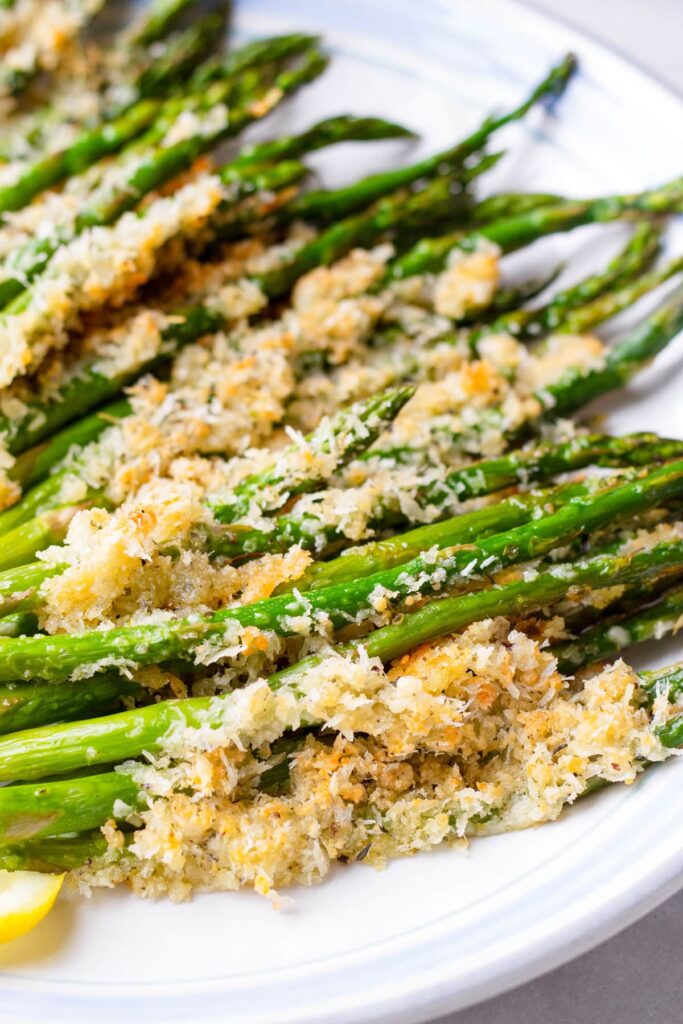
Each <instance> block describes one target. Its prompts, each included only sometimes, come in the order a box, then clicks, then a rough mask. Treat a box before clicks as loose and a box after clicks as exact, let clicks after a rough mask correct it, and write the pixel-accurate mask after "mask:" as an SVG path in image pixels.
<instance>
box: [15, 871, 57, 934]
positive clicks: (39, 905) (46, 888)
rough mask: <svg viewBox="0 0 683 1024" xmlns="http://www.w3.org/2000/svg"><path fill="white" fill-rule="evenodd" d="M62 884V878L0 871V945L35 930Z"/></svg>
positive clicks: (34, 872) (49, 908) (50, 906)
mask: <svg viewBox="0 0 683 1024" xmlns="http://www.w3.org/2000/svg"><path fill="white" fill-rule="evenodd" d="M63 881H64V875H42V874H40V873H39V872H37V871H0V942H10V940H11V939H18V938H19V936H20V935H25V934H26V932H30V931H31V929H32V928H35V926H36V925H37V924H38V923H39V922H40V921H42V920H43V918H44V917H45V915H46V914H47V913H48V911H49V910H51V909H52V905H53V903H54V902H55V900H56V899H57V895H58V893H59V890H60V889H61V888H62V882H63Z"/></svg>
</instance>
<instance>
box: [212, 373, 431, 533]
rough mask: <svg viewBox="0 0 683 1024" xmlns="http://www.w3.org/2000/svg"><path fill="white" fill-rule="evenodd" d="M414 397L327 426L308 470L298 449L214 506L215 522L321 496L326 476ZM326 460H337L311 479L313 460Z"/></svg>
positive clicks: (308, 449) (369, 405) (367, 406)
mask: <svg viewBox="0 0 683 1024" xmlns="http://www.w3.org/2000/svg"><path fill="white" fill-rule="evenodd" d="M414 393H415V389H414V388H412V387H403V388H398V389H391V390H389V391H384V392H381V393H380V394H379V395H377V396H376V397H373V398H370V399H367V400H366V401H363V402H358V403H357V404H356V405H352V406H351V407H350V408H349V409H343V410H342V411H341V412H339V413H337V415H336V416H334V417H333V418H332V419H331V420H323V422H322V423H321V424H320V426H319V427H317V428H316V430H315V431H314V432H313V433H312V434H310V435H309V436H308V438H306V442H305V453H306V459H305V461H306V465H305V466H303V467H302V459H301V454H302V446H301V445H300V444H294V445H292V447H290V448H288V449H287V450H286V451H285V452H284V453H283V455H281V456H280V458H279V459H278V462H277V463H276V464H275V465H274V466H272V467H270V468H269V469H266V470H263V471H262V472H260V473H256V474H254V475H252V476H248V477H246V478H245V479H244V480H242V481H241V482H240V483H238V484H237V485H236V486H235V488H234V489H233V491H232V494H231V495H230V497H229V498H226V499H225V500H220V499H215V500H214V501H212V503H211V510H212V512H213V514H214V516H215V517H216V519H218V520H219V521H220V522H224V523H230V522H234V520H235V519H238V518H240V517H241V516H243V515H246V514H247V513H248V512H250V511H251V510H258V511H259V512H272V511H273V510H276V509H278V508H280V507H281V506H282V505H283V504H284V503H285V502H286V501H287V500H288V499H289V498H290V497H292V496H293V495H296V494H305V493H307V492H309V491H312V490H316V489H317V488H318V487H319V486H320V485H321V484H322V483H323V480H324V477H323V476H322V474H323V473H326V474H331V473H332V472H334V471H335V470H336V469H338V468H339V467H340V466H341V465H344V463H346V462H348V461H350V460H351V459H352V458H354V457H355V456H356V455H357V454H359V452H361V451H364V450H365V449H366V448H367V447H369V445H371V444H372V443H373V440H375V439H376V438H377V437H379V435H380V433H382V431H383V430H385V429H386V427H387V424H388V423H390V422H391V420H393V419H394V418H395V416H396V415H397V414H398V412H399V411H400V409H402V408H403V406H404V405H405V403H406V402H407V401H408V400H409V399H410V398H412V396H413V394H414ZM321 455H322V456H325V455H329V456H332V457H333V458H332V460H325V465H324V466H323V467H321V469H320V470H318V472H315V473H314V474H311V472H310V461H311V457H312V458H313V459H315V458H316V457H317V458H319V457H320V456H321Z"/></svg>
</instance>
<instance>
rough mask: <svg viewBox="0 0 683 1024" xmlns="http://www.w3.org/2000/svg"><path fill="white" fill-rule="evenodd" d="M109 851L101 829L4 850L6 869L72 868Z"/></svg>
mask: <svg viewBox="0 0 683 1024" xmlns="http://www.w3.org/2000/svg"><path fill="white" fill-rule="evenodd" d="M106 852H107V841H106V839H105V838H104V836H103V835H102V833H101V832H100V830H99V829H97V830H96V831H94V832H86V833H84V834H83V835H82V836H67V837H66V838H62V837H61V836H59V837H57V838H50V839H43V840H35V841H34V842H32V843H18V844H15V845H12V846H5V847H3V848H2V850H1V851H0V868H2V870H4V871H22V870H23V871H47V872H57V873H58V874H60V873H61V872H62V871H71V870H72V869H73V868H78V867H82V865H83V864H85V863H87V861H89V860H94V859H95V858H96V857H101V856H103V855H104V854H105V853H106Z"/></svg>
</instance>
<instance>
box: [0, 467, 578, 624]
mask: <svg viewBox="0 0 683 1024" xmlns="http://www.w3.org/2000/svg"><path fill="white" fill-rule="evenodd" d="M588 493H591V485H590V484H589V483H576V484H567V485H564V486H562V487H557V488H552V489H549V490H546V491H536V492H530V493H528V494H517V495H514V496H513V497H511V498H509V499H506V500H505V501H501V502H499V503H496V504H495V505H490V506H487V507H485V508H482V509H477V510H476V511H473V512H467V513H464V514H461V515H459V516H456V517H454V518H452V519H449V520H446V521H445V522H442V523H438V524H435V525H430V526H421V527H418V528H417V529H415V530H411V531H409V532H407V533H402V534H399V535H397V536H394V537H390V538H388V539H387V540H383V541H377V542H375V543H371V544H366V545H364V546H363V547H362V548H359V549H357V550H350V551H348V552H346V553H344V554H343V555H342V556H341V557H339V558H336V559H334V560H333V561H331V562H322V563H316V564H314V565H312V566H310V567H309V569H307V570H306V572H305V573H304V574H303V575H302V576H300V577H299V578H298V579H297V580H296V581H295V583H293V584H291V585H283V586H281V587H279V588H278V591H277V593H278V594H282V593H289V592H291V591H292V590H293V589H296V590H298V591H299V592H301V591H308V590H315V589H318V588H320V587H327V586H333V585H334V586H336V585H337V584H339V583H343V582H346V581H349V582H351V581H353V580H355V579H360V578H361V577H362V576H370V575H371V574H374V573H377V572H380V571H384V570H385V569H390V568H392V567H393V566H396V565H402V564H404V563H405V562H409V561H410V560H411V559H413V558H416V557H417V556H418V555H420V554H421V553H422V552H423V551H428V550H431V549H433V548H439V549H443V548H446V547H452V546H454V545H456V544H467V543H468V542H470V541H474V540H478V539H481V538H483V537H487V536H490V535H491V534H494V533H500V532H502V531H503V530H509V529H512V527H514V526H518V525H520V524H521V523H526V522H528V521H529V520H530V519H533V518H534V516H535V515H538V514H539V513H540V512H545V513H548V512H549V511H551V510H557V508H558V507H559V506H560V504H561V503H562V502H564V501H566V500H568V499H569V498H570V497H574V496H575V495H577V494H588ZM64 511H65V512H67V511H69V510H67V509H65V510H64ZM57 514H59V513H57ZM49 515H54V513H47V514H46V516H49ZM65 518H66V516H65ZM283 518H286V517H283ZM37 520H38V521H41V520H42V517H37ZM33 522H35V520H32V523H33ZM305 525H306V524H305V523H304V528H305ZM304 528H301V529H298V530H295V529H292V531H291V533H290V534H288V535H287V536H284V535H283V533H282V532H278V534H277V537H278V541H279V546H278V548H277V549H278V550H283V551H284V550H287V549H288V548H289V547H291V546H292V545H294V544H300V545H301V546H302V547H309V546H310V545H311V536H313V538H314V541H313V543H315V537H316V536H317V535H316V534H313V533H312V534H306V533H305V532H304ZM31 529H32V531H33V530H35V532H38V531H37V527H33V526H32V527H31ZM232 529H234V530H235V531H236V535H237V537H238V538H239V537H240V536H241V533H242V532H244V533H245V534H246V535H247V536H249V535H250V534H251V533H252V532H253V533H256V534H258V535H259V536H262V535H261V534H259V531H256V530H254V531H251V530H249V529H248V528H246V529H245V530H243V531H241V530H240V528H239V526H236V527H233V528H232ZM19 532H20V530H17V533H19ZM232 535H233V534H232V533H229V536H232ZM7 536H8V537H11V536H12V535H11V534H8V535H7ZM30 536H33V533H32V532H31V534H30ZM265 536H266V537H267V536H268V535H267V534H266V535H265ZM55 542H57V538H56V537H53V538H52V539H51V540H50V543H55ZM205 543H206V546H207V548H209V550H210V551H211V552H212V553H213V554H214V555H224V554H225V553H226V549H227V552H230V553H233V551H234V549H236V550H237V552H238V553H239V554H245V553H248V550H249V545H248V544H247V543H244V544H241V543H240V542H239V541H238V542H237V543H235V542H233V544H232V546H230V545H229V542H227V541H225V540H224V538H223V536H222V534H218V535H216V534H209V535H208V536H207V537H206V541H205ZM262 543H263V545H264V546H267V540H265V541H263V542H262ZM25 546H26V547H28V542H26V545H25ZM7 548H8V550H10V549H11V546H10V543H9V542H8V543H7ZM274 549H275V545H272V546H271V547H268V550H274ZM37 550H40V549H37ZM64 568H66V566H65V565H59V564H54V563H49V564H48V563H45V562H35V563H29V557H28V555H27V557H26V559H25V560H24V561H23V562H19V561H18V559H17V565H16V568H14V569H7V570H5V571H4V572H0V614H2V613H3V612H5V611H9V610H10V609H13V610H16V609H20V610H21V611H22V612H26V611H28V610H33V609H37V608H39V607H40V605H41V604H42V599H41V595H40V586H41V584H42V583H43V582H44V581H45V580H47V579H51V578H52V577H53V576H55V575H58V574H59V573H60V572H62V571H63V569H64ZM1 621H2V620H0V622H1ZM8 635H12V636H14V635H17V634H15V633H14V632H12V633H11V634H8Z"/></svg>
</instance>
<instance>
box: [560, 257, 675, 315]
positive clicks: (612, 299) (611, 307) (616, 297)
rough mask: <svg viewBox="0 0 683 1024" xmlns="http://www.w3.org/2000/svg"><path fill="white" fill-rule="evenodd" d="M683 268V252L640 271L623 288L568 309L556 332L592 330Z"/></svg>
mask: <svg viewBox="0 0 683 1024" xmlns="http://www.w3.org/2000/svg"><path fill="white" fill-rule="evenodd" d="M682 271H683V256H678V257H677V258H675V259H673V260H670V261H669V262H668V263H667V264H665V265H664V266H663V267H659V268H657V269H655V270H652V271H650V273H647V274H641V275H640V277H637V278H636V279H635V280H634V281H629V282H627V283H626V284H624V285H623V286H622V287H621V288H617V289H616V290H614V291H609V292H607V294H605V295H600V296H598V297H597V298H596V299H593V301H592V302H588V303H586V305H584V306H579V307H578V308H577V309H574V310H571V311H568V312H567V314H566V316H565V319H564V321H563V322H562V324H561V325H560V326H559V328H558V331H557V333H561V334H582V333H585V332H586V331H590V330H592V329H593V328H594V327H596V326H597V325H598V324H601V323H603V322H604V321H605V320H610V319H611V318H612V317H614V316H617V315H618V314H619V313H621V312H623V310H625V309H628V308H629V307H630V306H632V305H634V304H635V303H636V302H637V301H638V299H640V298H642V296H644V295H647V293H648V292H650V291H653V290H654V289H655V288H658V287H659V286H660V285H662V284H664V283H665V282H666V281H669V280H670V279H671V278H672V277H675V276H676V275H677V274H680V273H681V272H682Z"/></svg>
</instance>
